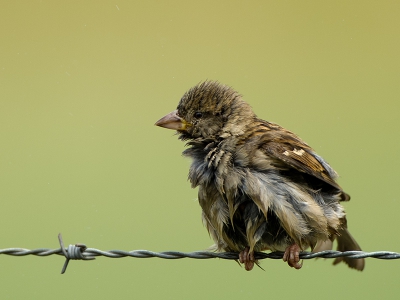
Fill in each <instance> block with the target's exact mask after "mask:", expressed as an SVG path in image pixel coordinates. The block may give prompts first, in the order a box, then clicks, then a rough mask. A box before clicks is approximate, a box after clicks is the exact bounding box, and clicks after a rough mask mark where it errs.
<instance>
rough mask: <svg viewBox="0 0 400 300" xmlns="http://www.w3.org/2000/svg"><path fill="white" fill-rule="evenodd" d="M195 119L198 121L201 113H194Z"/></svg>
mask: <svg viewBox="0 0 400 300" xmlns="http://www.w3.org/2000/svg"><path fill="white" fill-rule="evenodd" d="M193 116H194V117H195V118H196V119H200V118H201V117H202V116H203V114H202V113H201V112H199V111H198V112H195V113H194V115H193Z"/></svg>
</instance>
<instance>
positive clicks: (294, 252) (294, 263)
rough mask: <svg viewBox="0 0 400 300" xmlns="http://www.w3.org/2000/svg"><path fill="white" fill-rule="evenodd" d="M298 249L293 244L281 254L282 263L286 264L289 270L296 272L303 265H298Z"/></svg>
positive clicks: (297, 246)
mask: <svg viewBox="0 0 400 300" xmlns="http://www.w3.org/2000/svg"><path fill="white" fill-rule="evenodd" d="M300 250H301V249H300V247H299V245H297V244H293V245H291V246H289V247H287V248H286V250H285V253H284V254H283V261H284V262H287V263H288V265H289V266H290V267H291V268H295V269H297V270H299V269H301V267H302V266H303V263H300Z"/></svg>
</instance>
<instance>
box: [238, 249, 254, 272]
mask: <svg viewBox="0 0 400 300" xmlns="http://www.w3.org/2000/svg"><path fill="white" fill-rule="evenodd" d="M255 261H256V260H255V259H254V251H251V252H250V247H246V248H244V250H243V251H242V252H240V253H239V262H240V263H241V264H244V268H245V269H246V271H251V270H252V269H253V267H254V263H255Z"/></svg>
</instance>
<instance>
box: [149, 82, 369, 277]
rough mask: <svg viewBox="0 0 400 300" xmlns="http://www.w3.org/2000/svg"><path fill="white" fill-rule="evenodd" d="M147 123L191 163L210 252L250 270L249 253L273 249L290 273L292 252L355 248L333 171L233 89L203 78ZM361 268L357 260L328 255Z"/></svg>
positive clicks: (295, 255) (294, 260) (296, 263)
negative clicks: (230, 256)
mask: <svg viewBox="0 0 400 300" xmlns="http://www.w3.org/2000/svg"><path fill="white" fill-rule="evenodd" d="M155 125H157V126H160V127H163V128H166V129H171V130H175V131H176V133H177V135H178V138H179V139H180V140H182V141H185V142H186V146H187V148H186V149H185V150H184V151H183V156H185V157H189V158H190V159H191V165H190V169H189V174H188V180H189V181H190V183H191V186H192V188H196V187H198V201H199V204H200V206H201V209H202V221H203V223H204V225H205V227H206V228H207V230H208V232H209V234H210V236H211V237H212V239H213V241H214V243H215V245H214V246H213V250H215V251H226V252H237V253H239V254H238V260H237V262H238V263H240V264H243V265H244V268H245V270H247V271H250V270H252V269H253V267H254V265H255V264H256V265H258V266H259V262H258V261H257V260H256V259H255V255H254V253H255V252H257V251H267V250H269V251H281V252H283V261H285V262H286V263H287V264H288V265H289V266H290V267H292V268H294V269H300V268H301V267H302V265H303V263H302V262H301V260H300V252H302V251H304V250H305V249H307V248H311V250H312V251H313V252H319V251H323V250H330V249H332V246H333V242H334V240H336V241H337V250H339V251H349V250H357V251H361V248H360V246H359V245H358V243H357V242H356V240H355V239H354V238H353V237H352V235H351V234H350V232H349V231H348V226H347V219H346V213H345V210H344V208H343V206H342V205H341V202H343V201H348V200H350V196H349V195H348V194H347V193H345V192H344V191H343V189H342V188H341V187H340V186H339V185H338V183H337V181H336V180H337V177H338V175H337V173H336V172H335V171H334V170H333V168H332V167H331V166H330V165H329V164H328V163H327V162H326V161H325V160H324V159H323V158H322V157H321V156H319V155H318V154H317V153H316V152H315V151H314V150H313V149H312V148H311V147H310V146H309V145H308V144H307V143H305V142H304V141H303V140H302V139H300V138H299V137H298V136H297V135H296V134H294V133H292V132H291V131H289V130H286V129H285V128H283V127H281V126H279V125H278V124H275V123H273V122H269V121H265V120H263V119H260V118H258V117H257V115H256V114H255V113H254V112H253V109H252V107H251V106H250V105H249V104H248V103H247V102H246V101H245V100H244V99H243V96H242V95H241V94H239V93H238V92H237V91H236V90H235V89H233V88H232V87H230V86H227V85H224V84H222V83H220V82H218V81H213V80H206V81H202V82H200V83H198V84H197V85H195V86H193V87H192V88H190V89H189V90H188V91H187V92H186V93H185V94H184V95H183V96H182V98H181V99H180V101H179V104H178V106H177V109H176V110H174V111H172V112H171V113H169V114H167V115H165V116H164V117H162V118H161V119H160V120H158V121H157V122H156V123H155ZM341 261H343V262H344V263H346V264H347V265H348V266H349V267H350V268H353V269H356V270H360V271H362V270H363V269H364V265H365V262H364V259H351V258H347V257H341V258H336V259H335V261H334V264H337V263H339V262H341Z"/></svg>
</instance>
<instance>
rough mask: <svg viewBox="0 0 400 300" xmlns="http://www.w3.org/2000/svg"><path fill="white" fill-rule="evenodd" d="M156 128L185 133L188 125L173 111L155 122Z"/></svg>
mask: <svg viewBox="0 0 400 300" xmlns="http://www.w3.org/2000/svg"><path fill="white" fill-rule="evenodd" d="M155 125H157V126H160V127H164V128H167V129H172V130H179V131H186V128H187V127H188V126H190V123H188V122H186V121H185V120H184V119H183V118H181V117H179V116H178V111H177V110H174V111H172V112H170V113H169V114H168V115H166V116H164V117H162V118H161V119H160V120H158V121H157V122H156V124H155Z"/></svg>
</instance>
